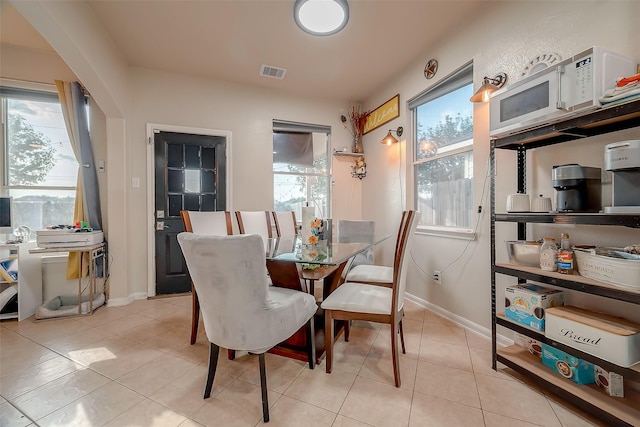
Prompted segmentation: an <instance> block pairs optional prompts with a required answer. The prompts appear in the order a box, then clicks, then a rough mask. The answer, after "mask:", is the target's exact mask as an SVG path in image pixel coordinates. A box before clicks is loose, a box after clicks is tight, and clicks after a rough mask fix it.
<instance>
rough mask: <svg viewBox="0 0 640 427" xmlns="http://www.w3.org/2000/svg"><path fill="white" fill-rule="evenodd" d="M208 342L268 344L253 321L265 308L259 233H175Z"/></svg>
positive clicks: (236, 345) (265, 286)
mask: <svg viewBox="0 0 640 427" xmlns="http://www.w3.org/2000/svg"><path fill="white" fill-rule="evenodd" d="M178 243H179V244H180V247H181V248H182V253H183V254H184V257H185V260H186V261H187V267H188V268H189V272H190V274H191V278H192V280H193V285H194V286H195V288H196V292H197V293H198V298H199V300H200V307H201V308H202V319H203V321H204V325H205V331H206V333H207V338H208V339H209V341H210V342H212V343H214V344H217V345H219V346H222V347H225V348H232V349H236V350H247V351H251V350H257V349H262V348H263V347H270V346H273V343H272V342H267V341H268V337H266V336H265V335H268V333H267V332H265V331H263V330H262V328H260V327H259V326H257V325H260V324H261V320H260V315H261V313H262V312H263V311H265V310H267V309H268V308H269V306H270V301H269V299H268V297H267V295H268V284H267V276H266V275H265V274H264V270H265V256H264V254H265V252H264V244H263V243H262V239H261V238H260V237H259V236H255V235H234V236H211V235H202V234H195V233H180V234H178Z"/></svg>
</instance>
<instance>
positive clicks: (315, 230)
mask: <svg viewBox="0 0 640 427" xmlns="http://www.w3.org/2000/svg"><path fill="white" fill-rule="evenodd" d="M309 228H310V230H311V235H310V236H309V237H308V241H307V243H309V244H310V245H316V244H317V243H318V239H319V238H320V237H319V236H320V233H322V220H321V219H318V218H314V219H313V221H311V224H309Z"/></svg>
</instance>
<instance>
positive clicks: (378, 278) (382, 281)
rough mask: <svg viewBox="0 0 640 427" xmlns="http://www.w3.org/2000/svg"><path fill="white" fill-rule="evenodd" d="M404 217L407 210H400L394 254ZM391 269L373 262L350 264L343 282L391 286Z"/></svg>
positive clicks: (399, 239)
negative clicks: (400, 215)
mask: <svg viewBox="0 0 640 427" xmlns="http://www.w3.org/2000/svg"><path fill="white" fill-rule="evenodd" d="M406 217H407V211H404V212H402V217H401V218H400V226H399V227H398V235H397V237H396V248H395V251H394V254H397V253H398V249H399V248H398V245H399V244H400V241H401V237H402V232H403V227H404V224H405V221H406ZM393 271H394V267H393V266H387V265H375V264H373V263H370V264H367V263H364V262H363V263H359V264H357V265H352V266H350V268H349V270H348V271H347V272H346V274H345V282H358V283H370V284H375V285H383V286H388V287H391V285H392V284H393Z"/></svg>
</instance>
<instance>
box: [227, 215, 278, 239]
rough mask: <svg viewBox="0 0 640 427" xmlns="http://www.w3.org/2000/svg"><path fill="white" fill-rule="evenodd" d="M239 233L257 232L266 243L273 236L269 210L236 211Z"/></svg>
mask: <svg viewBox="0 0 640 427" xmlns="http://www.w3.org/2000/svg"><path fill="white" fill-rule="evenodd" d="M236 219H237V221H238V230H239V231H240V234H258V235H259V236H260V237H262V239H263V241H264V242H265V243H266V242H267V239H270V238H272V237H273V233H272V231H271V213H270V212H269V211H236Z"/></svg>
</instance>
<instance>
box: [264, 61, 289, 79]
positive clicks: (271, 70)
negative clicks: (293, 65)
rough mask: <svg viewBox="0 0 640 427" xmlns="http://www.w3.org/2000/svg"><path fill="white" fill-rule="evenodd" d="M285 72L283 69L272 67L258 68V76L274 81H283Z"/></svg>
mask: <svg viewBox="0 0 640 427" xmlns="http://www.w3.org/2000/svg"><path fill="white" fill-rule="evenodd" d="M286 73H287V70H285V69H284V68H278V67H272V66H271V65H264V64H262V66H261V67H260V75H261V76H264V77H272V78H274V79H280V80H282V79H284V75H285V74H286Z"/></svg>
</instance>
